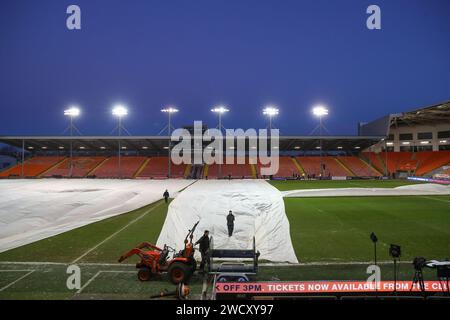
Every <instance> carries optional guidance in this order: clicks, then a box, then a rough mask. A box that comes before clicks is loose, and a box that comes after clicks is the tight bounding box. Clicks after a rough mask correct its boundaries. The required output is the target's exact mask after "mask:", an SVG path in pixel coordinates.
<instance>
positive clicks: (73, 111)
mask: <svg viewBox="0 0 450 320" xmlns="http://www.w3.org/2000/svg"><path fill="white" fill-rule="evenodd" d="M64 115H65V116H69V117H77V116H79V115H80V109H78V108H77V107H70V108H69V109H66V110H64Z"/></svg>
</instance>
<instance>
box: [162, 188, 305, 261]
mask: <svg viewBox="0 0 450 320" xmlns="http://www.w3.org/2000/svg"><path fill="white" fill-rule="evenodd" d="M229 210H232V211H233V214H234V216H235V221H234V224H235V226H234V233H233V235H232V236H231V237H228V230H227V220H226V216H227V214H228V211H229ZM197 221H200V223H199V224H198V226H197V229H196V231H195V233H194V241H195V240H198V239H199V238H200V237H201V235H202V234H203V231H204V230H209V231H210V235H211V236H213V239H214V248H215V249H251V248H252V241H253V240H252V239H253V236H255V239H256V249H257V250H258V251H259V252H260V253H261V255H260V259H262V260H268V261H273V262H290V263H297V262H298V261H297V257H296V256H295V253H294V249H293V247H292V243H291V236H290V232H289V221H288V219H287V217H286V213H285V209H284V201H283V197H282V194H281V192H280V191H279V190H277V189H276V188H274V187H273V186H271V185H270V184H269V183H267V182H266V181H264V180H199V181H197V182H196V183H194V184H193V185H191V186H190V187H188V188H187V189H186V190H184V191H183V192H181V193H180V194H179V195H178V197H177V198H176V199H175V200H173V201H172V203H171V204H170V206H169V211H168V213H167V217H166V221H165V222H164V226H163V228H162V231H161V234H160V235H159V238H158V243H157V244H158V245H159V246H163V245H164V244H167V245H169V246H171V247H174V248H176V249H177V250H180V249H182V247H183V241H184V238H185V236H186V234H187V232H188V229H189V228H191V227H192V226H193V225H194V223H195V222H197ZM197 254H198V252H197ZM197 258H199V257H197Z"/></svg>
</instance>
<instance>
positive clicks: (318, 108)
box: [312, 106, 328, 117]
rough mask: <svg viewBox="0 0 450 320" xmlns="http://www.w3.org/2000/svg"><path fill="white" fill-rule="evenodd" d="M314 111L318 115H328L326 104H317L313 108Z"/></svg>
mask: <svg viewBox="0 0 450 320" xmlns="http://www.w3.org/2000/svg"><path fill="white" fill-rule="evenodd" d="M312 112H313V114H314V115H315V116H316V117H323V116H326V115H328V109H327V108H325V107H324V106H316V107H314V108H313V109H312Z"/></svg>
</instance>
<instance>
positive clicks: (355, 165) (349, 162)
mask: <svg viewBox="0 0 450 320" xmlns="http://www.w3.org/2000/svg"><path fill="white" fill-rule="evenodd" d="M337 159H339V160H340V161H341V162H342V163H343V164H344V165H345V166H346V167H347V168H349V169H350V170H351V171H352V172H353V173H354V174H355V175H356V176H358V177H379V176H381V174H380V173H379V172H378V171H377V170H375V169H374V168H373V167H371V166H370V165H369V164H368V163H365V162H364V161H363V160H361V159H360V158H358V157H351V156H347V157H345V156H344V157H337Z"/></svg>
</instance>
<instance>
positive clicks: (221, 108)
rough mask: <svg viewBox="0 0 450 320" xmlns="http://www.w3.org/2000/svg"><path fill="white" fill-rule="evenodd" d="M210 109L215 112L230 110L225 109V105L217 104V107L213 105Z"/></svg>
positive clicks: (220, 112)
mask: <svg viewBox="0 0 450 320" xmlns="http://www.w3.org/2000/svg"><path fill="white" fill-rule="evenodd" d="M211 111H212V112H215V113H219V114H223V113H225V112H228V111H230V110H229V109H227V108H226V107H225V106H217V107H214V108H213V109H211Z"/></svg>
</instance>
